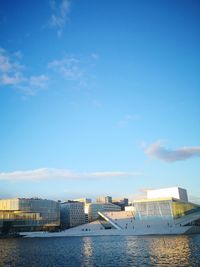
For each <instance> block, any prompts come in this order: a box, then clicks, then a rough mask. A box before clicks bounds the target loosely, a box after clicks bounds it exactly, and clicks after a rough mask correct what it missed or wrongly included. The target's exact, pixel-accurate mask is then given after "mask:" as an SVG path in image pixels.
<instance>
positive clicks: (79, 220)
mask: <svg viewBox="0 0 200 267" xmlns="http://www.w3.org/2000/svg"><path fill="white" fill-rule="evenodd" d="M60 220H61V228H71V227H74V226H77V225H81V224H84V223H85V212H84V203H83V202H77V201H67V202H64V203H62V204H61V217H60Z"/></svg>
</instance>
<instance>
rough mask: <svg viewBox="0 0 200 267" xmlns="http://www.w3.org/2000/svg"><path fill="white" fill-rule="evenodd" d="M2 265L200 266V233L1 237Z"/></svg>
mask: <svg viewBox="0 0 200 267" xmlns="http://www.w3.org/2000/svg"><path fill="white" fill-rule="evenodd" d="M0 266H1V267H46V266H48V267H57V266H70V267H71V266H72V267H78V266H95V267H98V266H106V267H107V266H108V267H109V266H112V267H118V266H120V267H126V266H127V267H128V266H170V267H171V266H178V267H181V266H200V235H191V236H162V237H159V236H157V237H155V236H148V237H133V236H129V237H127V236H99V237H59V238H33V239H31V238H30V239H29V238H27V239H22V238H10V239H0Z"/></svg>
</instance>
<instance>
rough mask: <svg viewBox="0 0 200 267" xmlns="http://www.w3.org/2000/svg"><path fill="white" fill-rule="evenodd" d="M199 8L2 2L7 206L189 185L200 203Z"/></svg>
mask: <svg viewBox="0 0 200 267" xmlns="http://www.w3.org/2000/svg"><path fill="white" fill-rule="evenodd" d="M199 11H200V3H199V1H197V0H196V1H195V0H192V1H189V0H184V1H178V0H176V1H172V0H169V1H162V2H161V1H158V0H152V1H147V0H142V1H126V3H124V2H122V1H121V0H118V1H109V2H108V1H105V0H102V1H92V2H91V1H88V0H86V1H84V3H83V1H81V0H71V1H69V0H60V1H48V0H44V1H40V2H39V1H38V2H33V1H31V0H29V1H15V2H12V1H11V0H9V1H1V3H0V30H1V36H0V107H1V108H0V125H1V128H0V159H1V160H0V198H1V197H2V198H3V197H10V196H19V197H22V196H25V197H29V196H30V197H31V196H41V197H45V198H52V199H68V198H69V199H70V198H78V197H84V196H89V197H90V196H91V197H92V198H95V197H96V196H97V195H112V196H113V197H115V196H116V197H117V196H122V197H123V196H124V197H125V196H128V197H131V196H133V197H134V196H135V195H137V193H138V192H139V191H140V190H141V191H143V190H145V189H146V188H163V187H172V186H179V187H183V188H186V189H187V191H188V195H189V199H190V200H196V202H199V203H200V189H199V188H200V182H199V178H200V177H199V173H200V167H199V166H200V164H199V161H200V158H199V157H200V141H199V136H200V109H199V102H200V100H199V99H200V89H199V85H200V78H199V77H200V75H199V70H200V51H199V47H200V34H199V33H200V32H199V26H200V18H199ZM36 18H37V19H36ZM17 194H18V195H17ZM59 196H60V197H59Z"/></svg>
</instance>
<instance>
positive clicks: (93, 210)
mask: <svg viewBox="0 0 200 267" xmlns="http://www.w3.org/2000/svg"><path fill="white" fill-rule="evenodd" d="M106 211H121V208H120V207H119V206H117V205H114V204H112V203H90V204H88V205H87V206H86V212H87V213H88V220H89V222H91V221H94V220H96V219H98V217H99V214H98V212H106Z"/></svg>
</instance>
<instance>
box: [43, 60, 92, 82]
mask: <svg viewBox="0 0 200 267" xmlns="http://www.w3.org/2000/svg"><path fill="white" fill-rule="evenodd" d="M83 65H84V62H82V61H81V60H80V59H79V58H77V57H75V56H70V55H65V56H64V57H63V58H61V59H59V60H53V61H51V62H49V64H48V68H49V69H52V70H54V71H55V72H57V73H59V74H60V75H61V77H63V78H64V79H65V80H68V81H74V82H76V83H77V84H78V85H79V86H81V87H85V86H86V85H87V74H86V72H85V70H84V67H83Z"/></svg>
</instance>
